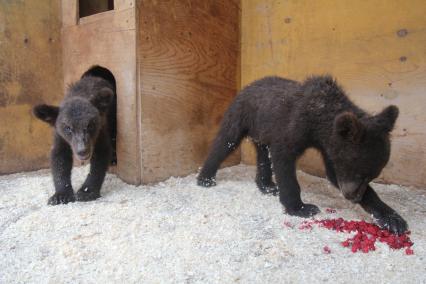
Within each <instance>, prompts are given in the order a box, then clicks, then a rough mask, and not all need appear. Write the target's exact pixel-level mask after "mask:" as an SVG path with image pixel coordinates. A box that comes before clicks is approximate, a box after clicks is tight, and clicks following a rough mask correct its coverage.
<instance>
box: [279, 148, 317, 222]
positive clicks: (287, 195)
mask: <svg viewBox="0 0 426 284" xmlns="http://www.w3.org/2000/svg"><path fill="white" fill-rule="evenodd" d="M271 154H272V164H273V169H274V173H275V178H276V180H277V183H278V189H279V194H280V202H281V204H282V205H283V206H284V208H285V210H286V212H287V214H289V215H293V216H298V217H304V218H308V217H312V216H314V215H316V214H317V213H319V212H320V210H319V208H318V207H317V206H316V205H313V204H307V203H303V202H302V199H301V197H300V186H299V183H298V182H297V177H296V159H295V158H291V155H289V154H286V153H283V152H282V150H281V151H280V150H276V151H271ZM295 157H296V156H295Z"/></svg>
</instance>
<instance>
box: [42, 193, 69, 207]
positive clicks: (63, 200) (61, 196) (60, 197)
mask: <svg viewBox="0 0 426 284" xmlns="http://www.w3.org/2000/svg"><path fill="white" fill-rule="evenodd" d="M74 201H75V197H74V192H65V193H64V192H60V193H59V192H56V193H55V194H54V195H52V196H51V197H50V198H49V200H48V201H47V204H48V205H58V204H67V203H69V202H74Z"/></svg>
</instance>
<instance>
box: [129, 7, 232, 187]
mask: <svg viewBox="0 0 426 284" xmlns="http://www.w3.org/2000/svg"><path fill="white" fill-rule="evenodd" d="M238 2H239V1H229V0H206V1H199V0H189V1H178V0H171V1H155V0H147V1H140V2H138V3H139V5H138V7H137V8H138V14H139V16H138V37H139V39H138V70H139V88H140V94H141V101H140V103H141V123H142V127H141V129H142V132H141V150H142V152H141V158H142V180H143V182H154V181H158V180H162V179H165V178H167V177H169V176H177V175H185V174H188V173H191V172H194V171H196V170H197V169H198V167H200V166H201V165H202V163H203V161H204V159H205V158H206V157H207V152H208V149H209V146H210V144H211V142H212V140H213V138H214V135H215V134H216V131H217V129H218V125H219V123H220V121H221V118H222V115H223V113H224V111H225V109H226V108H227V106H228V105H229V103H230V101H231V99H232V98H233V97H234V96H235V94H236V90H237V70H238V56H239V3H238ZM239 161H240V159H239V155H238V153H236V154H235V155H234V156H233V157H231V158H230V159H229V160H228V162H227V163H226V164H227V165H230V164H235V163H239Z"/></svg>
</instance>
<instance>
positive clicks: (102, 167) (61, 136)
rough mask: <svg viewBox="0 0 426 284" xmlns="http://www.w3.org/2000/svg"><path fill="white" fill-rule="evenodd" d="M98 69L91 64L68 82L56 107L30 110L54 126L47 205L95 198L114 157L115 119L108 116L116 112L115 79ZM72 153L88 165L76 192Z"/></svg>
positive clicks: (42, 106)
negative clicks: (51, 186)
mask: <svg viewBox="0 0 426 284" xmlns="http://www.w3.org/2000/svg"><path fill="white" fill-rule="evenodd" d="M99 70H101V71H102V67H97V66H95V67H93V68H92V69H90V70H89V71H88V72H86V73H85V74H84V75H83V76H82V78H81V79H80V80H79V81H77V82H75V83H74V84H72V85H71V86H70V87H69V88H68V91H67V94H66V96H65V98H64V100H63V101H62V103H61V105H60V106H59V107H57V106H51V105H45V104H42V105H38V106H36V107H34V109H33V112H34V114H35V116H36V117H37V118H39V119H40V120H42V121H44V122H47V123H48V124H50V125H51V126H53V127H54V141H53V148H52V151H51V169H52V175H53V182H54V185H55V194H54V195H53V196H51V197H50V198H49V200H48V204H50V205H57V204H66V203H68V202H74V201H75V200H78V201H90V200H94V199H97V198H99V197H100V190H101V187H102V183H103V181H104V178H105V174H106V171H107V169H108V167H109V165H110V163H111V162H112V161H113V160H114V158H113V153H114V147H115V145H114V141H115V140H114V139H115V137H114V135H115V118H112V117H111V116H115V112H116V110H115V105H116V104H115V101H116V95H115V82H114V81H113V82H111V81H110V80H107V79H108V77H106V79H105V78H103V77H105V76H98V74H97V71H99ZM105 70H106V69H105ZM101 73H102V72H101ZM73 154H74V156H75V157H76V158H78V159H79V160H81V161H89V160H90V164H91V166H90V173H89V175H88V176H87V178H86V180H85V182H84V183H83V185H82V186H81V188H80V189H79V190H78V192H77V193H76V195H74V191H73V188H72V185H71V170H72V166H73Z"/></svg>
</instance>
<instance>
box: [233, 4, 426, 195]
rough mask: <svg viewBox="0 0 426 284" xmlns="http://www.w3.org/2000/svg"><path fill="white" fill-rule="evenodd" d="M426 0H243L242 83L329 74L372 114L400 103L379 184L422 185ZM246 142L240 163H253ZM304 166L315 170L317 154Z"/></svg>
mask: <svg viewBox="0 0 426 284" xmlns="http://www.w3.org/2000/svg"><path fill="white" fill-rule="evenodd" d="M425 15H426V2H425V1H423V0H409V1H406V0H370V1H349V0H344V1H332V0H317V1H307V0H299V1H274V0H242V49H241V58H242V59H241V60H242V63H241V64H242V65H241V66H242V67H241V68H242V78H241V80H242V85H245V84H247V83H249V82H251V81H252V80H255V79H258V78H261V77H262V76H265V75H281V76H284V77H288V78H292V79H296V80H302V79H303V78H305V76H307V75H310V74H321V73H325V72H327V73H331V74H333V75H334V76H335V77H336V78H337V79H338V81H339V82H340V83H341V84H342V85H343V86H344V87H345V89H346V90H347V92H348V93H349V94H350V97H351V99H352V100H353V101H354V102H355V103H357V104H358V105H360V106H361V107H363V108H364V109H366V110H368V111H370V112H378V111H380V110H381V109H382V108H383V107H385V106H387V105H389V104H396V105H398V106H399V108H400V118H399V119H398V122H397V127H396V129H395V130H394V132H393V143H392V146H393V149H392V156H391V160H390V162H389V164H388V166H387V167H386V169H385V170H384V172H383V174H382V176H381V179H382V180H383V181H385V182H392V183H401V184H407V185H415V186H420V187H424V186H426V143H425V141H426V112H425V110H424V109H425V107H426V48H425V47H426V16H425ZM254 158H255V155H254V154H253V152H252V149H251V148H250V147H247V145H245V146H244V149H243V161H244V162H246V163H253V161H254ZM302 168H304V169H306V170H308V171H310V172H314V173H321V172H322V165H321V162H320V161H319V159H318V157H317V155H309V156H307V157H306V158H304V159H303V161H302Z"/></svg>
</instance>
